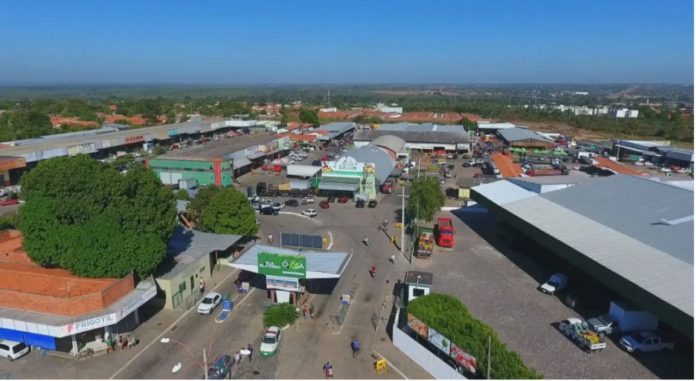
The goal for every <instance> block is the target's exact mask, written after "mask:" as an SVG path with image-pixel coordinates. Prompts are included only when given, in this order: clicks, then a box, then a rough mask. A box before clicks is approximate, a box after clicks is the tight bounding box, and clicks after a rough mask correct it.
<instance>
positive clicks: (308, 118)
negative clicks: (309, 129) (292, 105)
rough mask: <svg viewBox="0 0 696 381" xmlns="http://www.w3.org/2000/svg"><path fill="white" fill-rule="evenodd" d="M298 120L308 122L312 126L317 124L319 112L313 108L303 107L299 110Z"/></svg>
mask: <svg viewBox="0 0 696 381" xmlns="http://www.w3.org/2000/svg"><path fill="white" fill-rule="evenodd" d="M299 118H300V122H302V123H310V124H311V125H312V126H314V127H318V126H319V114H317V112H316V111H315V110H310V109H307V108H303V109H301V110H300V115H299Z"/></svg>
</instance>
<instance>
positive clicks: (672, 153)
mask: <svg viewBox="0 0 696 381" xmlns="http://www.w3.org/2000/svg"><path fill="white" fill-rule="evenodd" d="M671 144H672V142H670V141H668V140H659V141H650V140H615V141H613V147H612V154H613V155H614V156H616V157H617V158H618V159H619V160H622V161H631V162H635V161H639V160H640V159H643V160H646V161H649V162H652V163H653V164H655V165H658V166H678V167H681V168H693V165H694V151H693V150H687V149H683V148H676V147H673V146H672V145H671Z"/></svg>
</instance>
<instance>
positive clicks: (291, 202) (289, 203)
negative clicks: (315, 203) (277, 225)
mask: <svg viewBox="0 0 696 381" xmlns="http://www.w3.org/2000/svg"><path fill="white" fill-rule="evenodd" d="M285 206H300V202H299V201H297V200H295V199H294V198H293V199H290V200H287V201H285Z"/></svg>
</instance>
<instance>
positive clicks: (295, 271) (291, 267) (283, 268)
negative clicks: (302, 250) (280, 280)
mask: <svg viewBox="0 0 696 381" xmlns="http://www.w3.org/2000/svg"><path fill="white" fill-rule="evenodd" d="M256 260H257V262H258V266H259V274H263V275H276V276H286V277H292V278H300V279H304V278H306V277H307V258H305V257H303V256H295V255H283V254H273V253H267V252H261V253H258V255H257V259H256Z"/></svg>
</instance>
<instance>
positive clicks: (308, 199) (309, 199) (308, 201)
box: [302, 196, 314, 204]
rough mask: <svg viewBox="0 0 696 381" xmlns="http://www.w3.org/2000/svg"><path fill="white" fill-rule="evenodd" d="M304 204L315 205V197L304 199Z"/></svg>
mask: <svg viewBox="0 0 696 381" xmlns="http://www.w3.org/2000/svg"><path fill="white" fill-rule="evenodd" d="M302 203H303V204H314V197H313V196H307V197H305V198H304V199H302Z"/></svg>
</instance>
